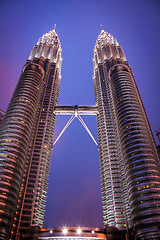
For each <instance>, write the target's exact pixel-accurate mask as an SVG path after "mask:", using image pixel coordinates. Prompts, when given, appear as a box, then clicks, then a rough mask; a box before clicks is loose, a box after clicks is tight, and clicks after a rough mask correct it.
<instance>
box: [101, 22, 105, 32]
mask: <svg viewBox="0 0 160 240" xmlns="http://www.w3.org/2000/svg"><path fill="white" fill-rule="evenodd" d="M102 32H104V29H103V25H102V24H101V33H102Z"/></svg>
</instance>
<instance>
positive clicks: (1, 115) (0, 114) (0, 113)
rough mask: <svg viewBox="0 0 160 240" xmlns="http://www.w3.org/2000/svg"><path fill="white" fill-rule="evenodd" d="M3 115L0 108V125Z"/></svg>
mask: <svg viewBox="0 0 160 240" xmlns="http://www.w3.org/2000/svg"><path fill="white" fill-rule="evenodd" d="M3 117H4V112H3V111H2V110H1V109H0V125H1V122H2V120H3Z"/></svg>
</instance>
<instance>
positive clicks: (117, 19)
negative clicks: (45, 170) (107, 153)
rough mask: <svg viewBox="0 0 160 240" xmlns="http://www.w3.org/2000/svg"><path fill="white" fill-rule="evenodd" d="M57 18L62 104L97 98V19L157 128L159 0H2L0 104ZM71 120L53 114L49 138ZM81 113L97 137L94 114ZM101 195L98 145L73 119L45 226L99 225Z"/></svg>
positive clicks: (56, 165) (55, 167) (59, 153)
mask: <svg viewBox="0 0 160 240" xmlns="http://www.w3.org/2000/svg"><path fill="white" fill-rule="evenodd" d="M54 24H57V26H56V32H57V34H58V36H59V38H60V41H61V45H62V57H63V63H62V80H61V85H60V94H59V105H76V104H77V105H94V104H95V100H94V88H93V79H92V75H93V64H92V58H93V50H94V45H95V42H96V39H97V37H98V35H99V33H100V31H101V24H102V25H103V29H104V30H105V31H107V32H109V33H111V34H112V35H113V36H114V37H115V38H117V40H118V42H119V44H120V45H121V46H122V48H123V50H124V52H125V54H126V56H127V59H128V61H129V64H130V65H131V67H132V70H133V73H134V76H135V79H136V82H137V85H138V88H139V91H140V94H141V97H142V100H143V103H144V106H145V108H146V112H147V114H148V118H149V121H150V123H151V125H152V126H153V127H154V128H155V129H158V128H159V127H160V107H159V104H160V89H159V86H160V74H159V72H160V1H159V0H134V1H132V0H112V1H111V0H56V1H55V0H27V1H23V0H20V1H18V0H17V1H16V0H15V1H13V0H1V1H0V32H1V36H0V108H1V109H2V110H4V111H5V110H6V108H7V105H8V103H9V100H10V98H11V95H12V93H13V90H14V88H15V85H16V83H17V80H18V78H19V76H20V72H21V70H22V67H23V65H24V64H25V62H26V60H27V58H28V56H29V54H30V51H31V49H32V47H33V45H34V44H35V43H36V42H37V41H38V39H39V37H41V36H42V35H43V34H44V33H46V32H48V31H50V30H52V29H53V27H54ZM82 117H83V116H82ZM68 119H69V116H58V117H57V118H56V124H55V133H54V140H55V139H56V137H57V136H58V134H59V133H60V131H61V129H62V128H63V127H64V125H65V123H66V122H67V121H68ZM83 119H84V120H85V122H86V124H87V125H88V127H89V129H90V130H91V132H92V134H93V135H94V137H95V138H96V140H98V137H97V127H96V117H95V116H88V117H87V116H84V117H83ZM156 141H157V140H156ZM101 202H102V200H101V183H100V169H99V155H98V150H97V147H96V145H95V143H94V142H93V141H92V139H91V138H90V136H89V135H88V133H87V132H86V130H85V129H84V128H83V126H82V125H81V124H80V122H79V121H78V119H75V120H74V122H73V123H72V124H71V125H70V127H69V128H68V129H67V131H66V132H65V133H64V134H63V135H62V137H61V138H60V139H59V141H58V142H57V143H56V145H55V147H54V149H53V152H52V158H51V168H50V175H49V185H48V195H47V205H46V214H45V221H44V226H45V227H49V226H58V227H59V226H64V225H70V226H90V227H102V226H103V217H102V203H101Z"/></svg>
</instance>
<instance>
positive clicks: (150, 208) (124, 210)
mask: <svg viewBox="0 0 160 240" xmlns="http://www.w3.org/2000/svg"><path fill="white" fill-rule="evenodd" d="M93 63H94V76H93V78H94V87H95V99H96V104H97V106H98V112H99V113H98V115H97V124H98V137H99V151H100V165H101V181H102V197H103V216H104V224H105V225H106V226H114V227H117V228H119V229H123V228H127V229H128V228H130V227H131V226H133V228H134V231H135V235H136V238H137V239H160V165H159V161H158V155H157V151H156V145H155V142H154V138H153V135H152V132H151V128H150V124H149V122H148V118H147V115H146V112H145V109H144V106H143V103H142V100H141V97H140V94H139V92H138V89H137V86H136V83H135V80H134V76H133V73H132V70H131V67H130V66H129V65H128V62H127V60H126V57H125V55H124V52H123V50H122V48H121V46H120V45H119V44H118V42H117V40H116V39H115V38H114V37H113V36H112V35H110V34H109V33H107V32H104V31H103V30H102V31H101V33H100V35H99V36H98V39H97V41H96V45H95V50H94V58H93Z"/></svg>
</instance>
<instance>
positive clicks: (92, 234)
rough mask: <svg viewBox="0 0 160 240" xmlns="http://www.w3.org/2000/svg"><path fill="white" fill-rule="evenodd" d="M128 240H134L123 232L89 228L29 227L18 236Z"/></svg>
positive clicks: (27, 239) (32, 239)
mask: <svg viewBox="0 0 160 240" xmlns="http://www.w3.org/2000/svg"><path fill="white" fill-rule="evenodd" d="M106 239H107V240H128V239H130V240H131V239H132V240H133V239H134V238H132V237H131V234H130V236H129V235H128V233H127V232H126V231H125V230H121V231H120V230H118V229H117V228H114V227H108V228H106V229H101V228H89V227H81V228H80V227H64V228H49V229H45V228H40V227H38V226H34V227H30V228H28V229H27V230H26V231H25V232H23V233H22V234H21V236H20V240H106Z"/></svg>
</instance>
